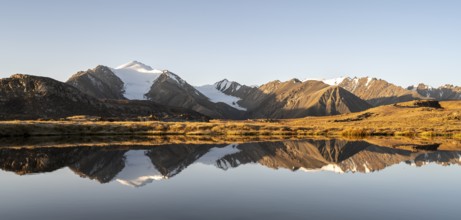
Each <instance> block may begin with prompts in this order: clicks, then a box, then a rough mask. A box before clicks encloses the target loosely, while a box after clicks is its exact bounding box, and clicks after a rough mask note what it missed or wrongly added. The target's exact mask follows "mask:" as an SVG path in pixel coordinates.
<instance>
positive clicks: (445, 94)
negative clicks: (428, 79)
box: [407, 83, 461, 101]
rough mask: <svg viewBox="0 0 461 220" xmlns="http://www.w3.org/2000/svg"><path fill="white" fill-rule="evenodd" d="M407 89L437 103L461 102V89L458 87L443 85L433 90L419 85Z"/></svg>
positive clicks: (421, 84)
mask: <svg viewBox="0 0 461 220" xmlns="http://www.w3.org/2000/svg"><path fill="white" fill-rule="evenodd" d="M407 89H408V90H410V91H415V92H417V93H418V94H419V95H421V96H423V97H426V98H432V99H435V100H438V101H445V100H461V87H459V86H454V85H444V86H440V87H438V88H434V87H431V86H428V85H425V84H423V83H420V84H418V85H416V86H409V87H408V88H407Z"/></svg>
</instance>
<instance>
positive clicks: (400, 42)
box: [0, 0, 461, 86]
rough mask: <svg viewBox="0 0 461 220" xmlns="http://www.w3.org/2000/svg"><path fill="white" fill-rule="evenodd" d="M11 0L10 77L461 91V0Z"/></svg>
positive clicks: (3, 26)
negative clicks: (126, 68)
mask: <svg viewBox="0 0 461 220" xmlns="http://www.w3.org/2000/svg"><path fill="white" fill-rule="evenodd" d="M0 1H1V4H0V77H2V78H3V77H8V76H9V75H11V74H13V73H26V74H32V75H43V76H49V77H53V78H55V79H58V80H61V81H64V80H66V79H67V78H68V77H69V76H70V75H72V74H73V73H75V72H77V71H79V70H86V69H89V68H93V67H95V66H96V65H98V64H102V65H106V66H110V67H116V66H118V65H121V64H123V63H126V62H128V61H130V60H138V61H140V62H143V63H145V64H148V65H150V66H152V67H154V68H158V69H169V70H170V71H172V72H174V73H177V74H178V75H180V76H181V77H182V78H184V79H185V80H187V81H188V82H189V83H191V84H193V85H201V84H210V83H214V82H216V81H218V80H221V79H223V78H228V79H230V80H235V81H239V82H241V83H244V84H249V85H253V84H261V83H264V82H267V81H271V80H275V79H280V80H288V79H291V78H294V77H296V78H300V79H304V78H332V77H338V76H374V77H378V78H383V79H386V80H388V81H390V82H393V83H396V84H398V85H402V86H407V85H410V84H415V83H418V82H425V83H427V84H430V85H433V86H439V85H442V84H446V83H451V84H456V85H461V59H460V58H461V42H460V41H461V13H460V11H461V1H443V0H433V1H424V0H395V1H393V0H385V1H382V0H379V1H378V0H376V1H373V0H363V1H355V0H349V1H345V0H338V1H333V0H318V1H308V0H300V1H296V0H290V1H288V0H285V1H284V0H279V1H271V0H261V1H256V0H232V1H231V0H209V1H205V0H195V1H192V0H184V1H175V0H165V1H140V0H139V1H135V0H130V1H128V0H127V1H117V0H107V1H103V0H78V1H77V0H75V1H72V2H71V1H62V0H55V1H52V0H41V1H34V0H30V1H22V0H14V1H2V0H0Z"/></svg>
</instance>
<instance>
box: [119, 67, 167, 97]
mask: <svg viewBox="0 0 461 220" xmlns="http://www.w3.org/2000/svg"><path fill="white" fill-rule="evenodd" d="M112 71H113V72H114V73H115V75H117V77H118V78H120V79H121V80H122V81H123V83H124V86H125V88H124V89H125V94H124V96H125V97H126V98H128V99H138V100H140V99H145V97H144V94H146V93H147V92H148V91H149V90H150V87H151V86H152V84H153V83H154V82H155V80H156V79H157V78H158V77H159V76H160V75H161V74H162V73H163V71H162V70H158V69H153V68H152V67H150V66H148V65H146V64H143V63H141V62H138V61H131V62H128V63H126V64H123V65H121V66H119V67H117V68H115V69H112Z"/></svg>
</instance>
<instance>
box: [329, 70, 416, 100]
mask: <svg viewBox="0 0 461 220" xmlns="http://www.w3.org/2000/svg"><path fill="white" fill-rule="evenodd" d="M327 82H329V83H332V84H335V85H338V86H340V87H342V88H344V89H346V90H347V91H349V92H351V93H353V94H354V95H356V96H358V97H360V98H361V99H363V100H365V101H367V102H368V103H370V104H371V105H373V106H380V105H388V104H394V103H398V102H406V101H411V100H418V99H423V97H422V96H420V95H419V94H418V93H416V92H413V91H409V90H407V89H404V88H402V87H400V86H397V85H394V84H392V83H389V82H387V81H385V80H382V79H377V78H371V77H362V78H357V77H354V78H350V77H346V78H343V79H342V80H341V78H339V80H338V79H336V80H334V81H327Z"/></svg>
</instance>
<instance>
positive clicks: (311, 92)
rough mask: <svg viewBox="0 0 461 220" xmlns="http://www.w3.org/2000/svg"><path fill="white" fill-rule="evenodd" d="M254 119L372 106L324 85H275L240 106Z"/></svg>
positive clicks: (251, 95)
mask: <svg viewBox="0 0 461 220" xmlns="http://www.w3.org/2000/svg"><path fill="white" fill-rule="evenodd" d="M239 104H240V105H242V106H243V107H245V108H247V109H248V114H249V115H250V117H254V118H299V117H305V116H321V115H336V114H344V113H350V112H357V111H363V110H366V109H368V108H370V107H371V106H370V105H369V104H368V103H367V102H365V101H363V100H361V99H360V98H358V97H356V96H355V95H353V94H352V93H350V92H348V91H346V90H344V89H342V88H340V87H338V86H329V85H327V84H325V83H323V82H320V81H305V82H301V81H299V80H297V79H293V80H290V81H286V82H280V81H273V82H269V83H267V84H264V85H262V86H260V87H259V88H257V89H253V90H252V91H251V92H249V94H248V95H247V96H246V97H244V98H243V99H242V101H240V102H239Z"/></svg>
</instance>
